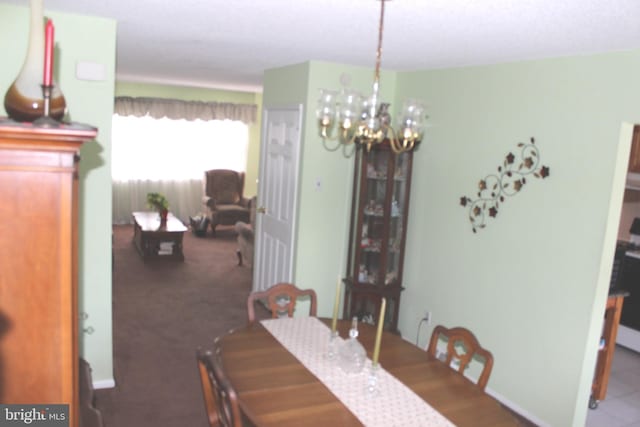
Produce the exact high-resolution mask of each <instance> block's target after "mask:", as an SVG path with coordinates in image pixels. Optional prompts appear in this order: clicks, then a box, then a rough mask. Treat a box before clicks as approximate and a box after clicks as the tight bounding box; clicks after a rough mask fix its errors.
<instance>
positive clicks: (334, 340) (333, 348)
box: [325, 331, 339, 360]
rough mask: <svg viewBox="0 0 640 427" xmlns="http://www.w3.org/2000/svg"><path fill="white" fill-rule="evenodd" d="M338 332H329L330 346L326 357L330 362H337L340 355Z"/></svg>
mask: <svg viewBox="0 0 640 427" xmlns="http://www.w3.org/2000/svg"><path fill="white" fill-rule="evenodd" d="M338 341H339V340H338V331H329V345H328V346H327V352H326V354H325V357H326V358H327V359H329V360H335V358H336V356H337V355H338Z"/></svg>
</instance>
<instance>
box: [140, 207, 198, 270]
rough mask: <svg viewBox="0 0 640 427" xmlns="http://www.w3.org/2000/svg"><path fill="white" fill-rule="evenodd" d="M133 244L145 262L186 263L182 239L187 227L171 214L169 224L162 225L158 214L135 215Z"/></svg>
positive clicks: (168, 218) (168, 219)
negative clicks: (161, 260) (157, 260)
mask: <svg viewBox="0 0 640 427" xmlns="http://www.w3.org/2000/svg"><path fill="white" fill-rule="evenodd" d="M133 222H134V226H133V243H134V244H135V245H136V248H137V249H138V252H140V255H142V259H144V260H145V261H147V260H150V259H172V260H179V261H184V254H183V253H182V237H183V236H184V232H185V231H187V227H185V226H184V224H183V223H182V222H181V221H180V220H179V219H178V218H176V217H175V216H173V214H171V213H169V215H168V217H167V223H166V224H161V223H160V214H158V212H134V213H133Z"/></svg>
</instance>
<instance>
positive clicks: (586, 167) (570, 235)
mask: <svg viewBox="0 0 640 427" xmlns="http://www.w3.org/2000/svg"><path fill="white" fill-rule="evenodd" d="M638 71H640V52H625V53H616V54H609V55H597V56H586V57H576V58H562V59H553V60H545V61H535V62H522V63H514V64H504V65H496V66H488V67H478V68H466V69H454V70H439V71H429V72H427V71H424V72H416V73H407V74H403V75H402V77H401V78H399V83H398V91H397V94H396V95H397V98H398V99H399V98H403V97H409V96H411V97H418V98H422V99H424V100H425V101H426V102H427V104H428V106H429V108H428V115H429V116H430V118H429V122H430V125H431V127H430V128H429V129H428V133H427V138H426V141H425V143H424V144H423V147H422V148H421V149H420V150H419V152H418V153H416V157H415V160H416V162H415V169H414V171H415V172H414V183H415V185H414V186H413V187H412V200H411V203H412V205H411V210H410V215H409V227H408V230H409V237H408V242H407V253H408V257H407V261H406V263H405V278H406V279H405V281H406V283H405V284H404V285H405V286H406V287H407V290H406V291H405V295H404V300H403V303H402V310H401V313H400V316H401V318H400V325H401V330H402V331H403V333H405V334H407V335H406V336H409V337H413V336H415V331H416V329H417V325H418V321H419V319H420V318H421V316H422V313H424V311H425V309H429V310H432V312H433V322H434V323H435V324H437V323H443V324H446V325H454V324H461V325H465V326H470V327H471V328H472V329H473V330H474V332H475V333H476V334H477V336H478V338H479V339H480V342H482V343H483V344H484V345H486V346H487V347H488V348H490V349H491V350H492V351H493V353H494V356H495V365H494V371H493V373H492V377H491V381H490V383H489V387H490V388H491V389H492V390H493V391H494V392H495V393H497V394H498V395H500V396H502V397H504V398H506V399H507V400H509V401H510V402H512V403H514V404H516V405H517V406H519V407H520V408H522V409H524V410H525V411H526V412H527V413H530V414H532V415H534V416H535V417H536V418H537V419H538V420H540V421H542V422H544V423H548V424H549V425H554V426H569V425H573V426H582V425H584V421H585V416H586V412H587V409H586V404H587V401H588V397H589V391H590V384H591V379H592V375H593V368H594V363H595V355H596V348H597V345H598V341H599V334H600V329H601V326H602V315H603V311H604V304H605V298H606V293H607V289H608V282H609V280H608V278H609V275H610V271H611V264H612V259H613V249H614V246H615V240H616V235H617V223H618V220H619V215H620V208H621V204H622V192H623V186H624V184H623V178H624V176H623V175H624V170H625V168H626V161H627V160H626V159H628V153H629V142H630V138H627V139H626V140H623V141H622V143H621V144H619V141H620V132H621V127H622V125H623V123H624V122H640V109H638V107H637V99H638V97H639V96H640V85H639V84H638V80H637V74H638ZM530 137H535V138H536V145H537V146H538V148H539V150H540V159H541V161H542V164H544V165H547V166H549V167H550V168H551V175H550V177H549V178H547V179H545V180H540V179H535V178H533V177H530V178H529V179H528V182H527V184H526V185H525V187H524V189H523V190H522V191H521V192H520V193H519V194H516V195H515V196H513V197H510V198H507V200H505V202H504V203H503V204H502V206H501V209H500V212H499V213H498V216H497V217H496V218H495V219H493V218H492V219H489V220H488V226H487V227H486V229H484V230H481V231H479V232H478V233H477V234H473V233H472V231H471V227H470V224H469V222H468V220H467V215H468V212H467V209H465V208H463V207H462V206H460V203H459V199H460V197H461V196H463V195H467V196H471V197H473V196H474V195H475V192H476V191H477V183H478V181H479V180H480V179H481V178H484V177H485V176H486V175H487V174H489V173H494V172H495V171H496V169H495V168H497V166H499V165H500V164H501V162H502V160H503V158H504V156H505V155H506V154H507V153H508V152H510V151H512V152H514V153H517V151H515V150H516V143H517V142H526V141H528V139H529V138H530ZM616 167H617V168H618V170H617V173H618V175H617V179H614V177H615V176H616V175H615V173H616ZM429 332H430V331H429ZM426 336H427V331H425V333H424V334H423V336H422V343H423V344H424V343H426Z"/></svg>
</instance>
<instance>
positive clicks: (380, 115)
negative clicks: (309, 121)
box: [317, 0, 424, 154]
mask: <svg viewBox="0 0 640 427" xmlns="http://www.w3.org/2000/svg"><path fill="white" fill-rule="evenodd" d="M379 1H380V25H379V27H378V49H377V50H376V67H375V72H374V75H373V91H372V94H371V95H370V96H369V97H363V96H362V95H361V94H359V93H358V92H356V91H352V90H347V89H343V90H342V91H341V92H340V93H338V92H336V91H331V90H326V89H321V90H320V98H319V99H318V109H317V118H318V125H319V128H320V129H319V130H320V136H321V137H322V139H323V141H324V143H325V144H326V141H327V140H331V141H335V140H337V141H338V145H337V146H336V148H335V149H337V148H338V147H339V146H340V145H341V144H344V145H349V144H356V146H360V147H362V146H364V147H366V148H367V151H368V150H370V149H371V147H372V146H373V145H375V144H382V143H383V142H385V141H388V143H389V145H390V147H391V149H392V150H393V151H394V152H395V153H398V154H399V153H403V152H406V151H411V150H413V149H414V148H415V147H416V146H417V145H418V144H419V143H420V141H421V140H422V136H423V128H424V106H423V105H422V104H421V103H420V102H418V101H416V100H407V101H405V102H404V104H403V106H402V110H401V112H400V114H399V120H398V125H397V127H396V128H395V129H394V128H393V127H392V126H391V116H390V113H389V106H390V104H388V103H384V102H380V99H379V91H380V62H381V58H382V32H383V28H384V3H385V1H390V0H379ZM336 124H337V127H338V128H339V130H338V134H337V135H336V136H332V134H333V131H334V128H335V127H336Z"/></svg>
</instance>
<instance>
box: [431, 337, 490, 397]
mask: <svg viewBox="0 0 640 427" xmlns="http://www.w3.org/2000/svg"><path fill="white" fill-rule="evenodd" d="M440 338H445V339H446V340H447V346H446V354H445V357H444V360H443V359H442V358H439V357H438V353H439V352H438V341H439V340H440ZM427 352H428V353H429V354H431V355H432V356H433V357H435V358H438V359H439V360H443V361H444V363H446V364H447V365H448V366H452V364H453V365H456V364H457V368H456V370H457V371H458V372H460V373H461V374H464V371H465V370H466V369H467V367H468V366H469V363H471V361H472V360H473V358H474V357H476V356H480V357H481V358H482V359H484V366H483V368H482V371H481V373H480V376H479V377H478V380H477V383H476V384H477V385H478V387H480V388H481V389H482V390H484V389H485V387H486V386H487V382H489V376H490V375H491V370H492V369H493V355H492V354H491V352H490V351H488V350H486V349H485V348H483V347H482V346H481V345H480V342H478V339H477V338H476V337H475V335H473V333H472V332H471V331H470V330H468V329H466V328H463V327H455V328H446V327H444V326H442V325H438V326H436V327H435V328H434V329H433V333H432V334H431V339H430V341H429V346H428V347H427Z"/></svg>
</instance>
